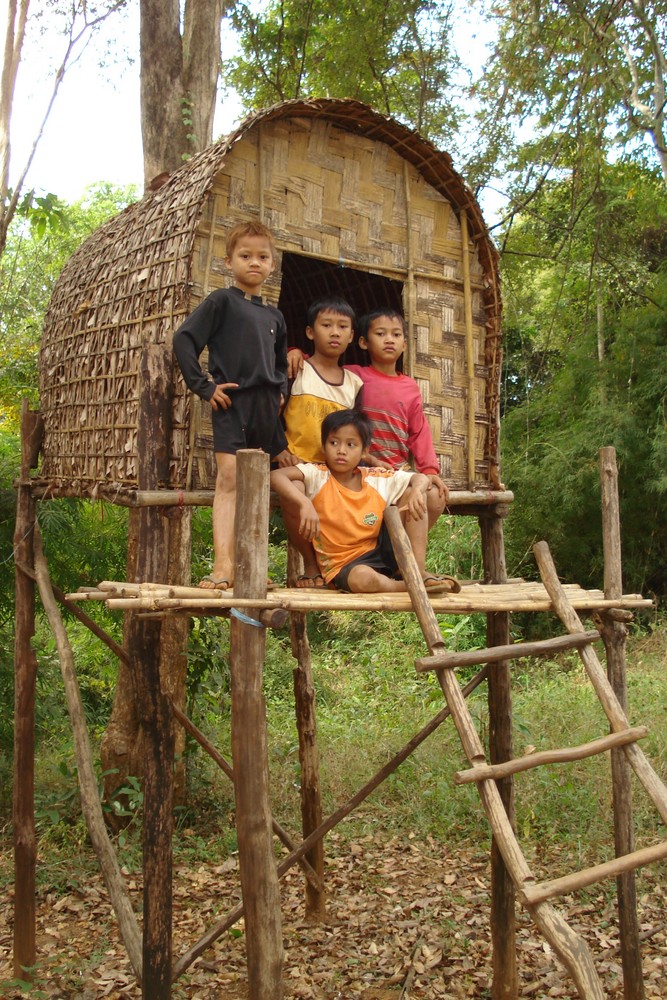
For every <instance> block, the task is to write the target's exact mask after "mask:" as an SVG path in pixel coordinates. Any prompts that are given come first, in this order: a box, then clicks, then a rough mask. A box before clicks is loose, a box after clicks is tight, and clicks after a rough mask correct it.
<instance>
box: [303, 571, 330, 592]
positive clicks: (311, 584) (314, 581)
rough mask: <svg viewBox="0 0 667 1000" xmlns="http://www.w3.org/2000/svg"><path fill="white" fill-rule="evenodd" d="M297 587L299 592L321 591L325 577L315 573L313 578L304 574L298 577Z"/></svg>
mask: <svg viewBox="0 0 667 1000" xmlns="http://www.w3.org/2000/svg"><path fill="white" fill-rule="evenodd" d="M296 585H297V587H298V588H299V590H321V589H322V587H323V586H324V577H323V576H322V574H321V573H314V574H313V575H312V576H308V575H307V574H306V573H302V574H301V576H297V578H296Z"/></svg>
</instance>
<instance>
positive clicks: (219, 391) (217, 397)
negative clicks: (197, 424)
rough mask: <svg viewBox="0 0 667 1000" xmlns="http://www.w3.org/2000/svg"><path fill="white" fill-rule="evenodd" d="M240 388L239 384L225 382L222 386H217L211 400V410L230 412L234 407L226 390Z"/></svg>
mask: <svg viewBox="0 0 667 1000" xmlns="http://www.w3.org/2000/svg"><path fill="white" fill-rule="evenodd" d="M238 387H239V384H238V382H223V383H222V384H221V385H217V384H216V387H215V389H214V390H213V395H212V396H211V398H210V399H209V403H210V404H211V409H213V410H228V409H229V407H230V406H231V405H232V401H231V399H230V397H229V396H228V395H227V393H226V392H225V389H238Z"/></svg>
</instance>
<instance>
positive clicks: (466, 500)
mask: <svg viewBox="0 0 667 1000" xmlns="http://www.w3.org/2000/svg"><path fill="white" fill-rule="evenodd" d="M31 491H32V494H33V496H34V498H35V499H37V500H39V499H52V498H55V497H70V496H76V497H80V496H81V489H80V488H79V487H77V488H74V487H66V486H62V487H59V486H55V485H54V484H52V483H40V482H39V480H37V481H32V482H31ZM214 495H215V493H214V490H189V489H185V490H138V489H135V488H133V487H129V486H127V487H124V488H122V489H119V488H118V487H104V486H102V487H100V488H99V490H98V491H97V493H96V497H97V499H100V498H103V499H104V500H106V501H107V502H108V503H113V504H116V505H117V506H119V507H211V506H212V505H213V497H214ZM513 500H514V494H513V493H512V492H511V490H479V492H478V491H476V490H475V491H471V490H452V491H451V492H450V494H449V499H448V501H447V508H448V509H450V508H452V507H473V508H477V507H480V506H489V505H492V504H499V503H512V501H513Z"/></svg>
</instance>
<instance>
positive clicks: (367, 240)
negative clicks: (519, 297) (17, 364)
mask: <svg viewBox="0 0 667 1000" xmlns="http://www.w3.org/2000/svg"><path fill="white" fill-rule="evenodd" d="M260 126H261V127H260ZM260 133H261V139H260ZM406 164H407V166H406ZM260 173H261V177H260ZM406 183H407V185H408V187H407V189H406ZM462 208H464V209H465V210H466V212H467V215H468V220H469V230H470V238H471V253H470V273H471V284H472V291H473V301H472V316H473V334H474V352H475V393H474V396H475V400H474V408H475V436H476V441H475V449H474V453H475V455H476V467H475V480H474V481H475V484H476V485H477V486H480V487H485V486H497V485H498V414H497V407H498V385H499V365H500V297H499V289H498V278H497V271H496V255H495V251H494V249H493V246H492V244H491V243H490V241H489V239H488V237H487V236H486V234H485V230H484V225H483V221H482V218H481V215H480V212H479V208H478V206H477V204H476V203H475V201H474V198H473V197H472V194H471V193H470V192H469V191H468V189H467V188H466V187H465V186H464V185H463V183H462V181H461V179H460V178H459V177H458V175H456V173H455V172H454V171H453V169H452V166H451V160H450V158H449V157H448V156H447V154H444V153H441V152H438V151H437V150H435V148H434V147H432V146H431V145H430V144H429V143H427V142H425V141H424V140H423V139H422V138H421V137H419V136H418V135H417V134H416V133H414V132H411V131H409V130H408V129H406V128H405V127H404V126H402V125H399V124H398V123H396V122H393V121H392V120H391V119H387V118H385V117H383V116H381V115H379V114H377V113H376V112H374V111H372V110H371V109H369V108H367V107H365V106H364V105H361V104H358V103H357V102H354V101H333V100H327V101H307V102H286V103H285V104H281V105H277V106H276V107H275V108H271V109H269V110H268V111H265V112H262V113H259V114H257V115H255V116H253V117H251V118H250V119H247V120H246V121H245V122H244V123H243V124H242V125H241V126H240V128H239V129H238V130H237V131H236V132H235V133H233V134H232V135H231V136H229V137H227V138H226V139H224V140H221V141H220V142H218V143H216V144H215V145H213V146H211V147H210V148H209V149H208V150H206V151H205V152H204V153H202V154H199V155H198V156H197V157H194V158H193V160H192V161H190V162H189V163H188V164H186V165H185V166H184V167H183V168H182V169H181V170H179V171H178V172H177V173H176V174H174V175H173V176H172V177H171V178H170V179H169V181H168V182H167V184H166V185H165V186H164V187H162V188H161V189H160V190H159V191H158V192H157V193H155V194H154V195H151V196H147V197H146V198H144V199H143V200H142V201H141V202H139V203H138V204H137V205H134V206H132V207H131V208H130V209H128V210H126V212H124V213H122V214H121V215H120V216H118V217H117V218H116V219H114V220H112V221H111V222H110V223H108V224H107V225H106V226H104V227H102V228H101V229H100V230H99V231H98V233H96V234H95V235H94V236H93V237H91V239H90V240H88V241H87V243H86V244H85V245H84V246H83V247H81V249H80V250H79V251H78V253H77V254H76V255H75V256H74V257H73V258H72V260H71V261H70V262H69V264H68V265H67V267H66V269H65V270H64V272H63V274H62V276H61V278H60V279H59V281H58V284H57V286H56V290H55V292H54V295H53V298H52V301H51V304H50V307H49V312H48V315H47V319H46V323H45V330H44V337H43V346H42V354H41V359H40V386H41V408H42V413H43V415H44V419H45V424H46V435H45V446H44V456H43V463H42V470H41V478H42V479H44V480H46V481H47V482H48V483H50V484H51V485H53V487H54V489H57V488H58V487H59V486H62V487H65V486H69V487H71V485H72V484H78V485H79V486H80V489H81V493H82V495H85V494H90V493H91V492H93V493H94V491H95V486H96V484H104V485H105V487H107V488H108V486H109V485H113V484H116V485H117V486H118V488H119V489H122V488H126V487H132V486H133V485H135V474H136V423H137V406H138V378H137V372H138V369H139V359H140V352H141V349H142V344H146V343H159V344H164V346H165V350H166V351H169V352H170V350H171V336H172V333H173V331H174V329H175V328H176V327H177V326H178V324H179V322H180V321H181V319H182V318H183V316H185V315H186V314H187V313H188V312H190V311H191V309H192V308H194V306H195V305H196V304H197V302H199V301H200V300H201V298H202V297H203V296H204V295H206V294H208V292H209V291H211V290H212V289H213V288H216V287H223V286H225V285H226V284H227V283H228V275H227V273H226V271H225V267H224V256H225V249H224V248H225V240H226V235H227V233H228V231H229V229H230V228H231V227H232V226H233V225H235V224H236V223H237V222H238V221H241V220H244V219H250V218H256V217H257V216H258V215H259V214H260V212H263V215H264V221H265V222H266V223H267V224H268V225H269V226H270V227H271V228H272V230H273V231H274V233H275V236H276V243H277V247H278V251H279V253H278V257H279V259H278V267H277V268H276V272H275V274H274V276H273V278H272V279H271V280H270V281H269V282H268V283H267V284H266V285H265V287H264V291H265V294H266V296H267V298H268V299H269V300H270V301H272V302H274V303H276V302H277V301H278V297H279V294H280V282H281V275H280V259H281V256H282V252H289V253H292V254H303V255H304V256H306V257H310V258H313V257H316V258H319V259H322V260H324V261H328V262H332V263H334V264H335V263H336V262H339V261H340V262H341V263H344V264H345V266H346V267H355V268H358V269H359V270H360V271H372V272H375V273H378V274H382V275H385V276H387V277H391V278H394V279H397V280H399V281H403V282H404V283H405V284H404V292H403V295H404V305H405V306H406V308H407V306H408V300H407V296H408V292H409V285H408V267H410V269H411V272H413V273H414V281H413V283H412V297H411V323H412V328H413V331H414V343H413V345H412V349H411V351H410V352H407V351H406V360H407V359H408V358H410V359H412V358H414V364H413V366H412V367H413V370H412V371H411V372H410V373H411V374H412V375H413V376H414V377H415V378H416V379H417V381H418V383H419V386H420V389H421V391H422V396H423V399H424V407H425V410H426V413H427V415H428V418H429V421H430V424H431V427H432V430H433V435H434V440H435V443H436V450H437V451H438V453H439V456H440V462H441V466H442V471H443V474H444V476H445V477H446V479H447V481H448V482H449V483H450V484H451V485H452V486H454V487H459V488H461V487H463V486H466V485H467V483H468V474H467V469H466V419H467V418H466V412H467V411H466V406H467V400H466V393H467V387H466V368H465V315H464V313H465V310H464V302H463V280H462V269H461V260H462V251H461V231H460V225H459V221H458V212H459V211H460V210H461V209H462ZM408 226H409V228H410V235H411V240H410V242H409V241H408ZM409 246H410V247H411V253H410V255H409V251H408V248H409ZM306 291H307V289H306ZM173 390H174V397H173V432H172V439H171V442H169V444H170V456H171V461H170V483H169V484H165V485H170V486H172V487H174V486H176V487H181V488H182V487H187V488H206V487H211V486H212V485H213V482H214V464H213V459H212V454H211V430H210V407H209V406H208V404H205V405H202V404H201V403H200V402H199V401H198V400H196V399H194V398H193V397H192V396H191V394H190V393H189V392H187V391H186V390H185V388H184V386H183V383H182V380H181V378H180V375H179V374H178V372H175V373H174V384H173Z"/></svg>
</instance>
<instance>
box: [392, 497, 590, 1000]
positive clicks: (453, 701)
mask: <svg viewBox="0 0 667 1000" xmlns="http://www.w3.org/2000/svg"><path fill="white" fill-rule="evenodd" d="M385 521H386V524H387V527H388V529H389V534H390V536H391V540H392V543H393V545H394V551H395V553H396V559H397V561H398V565H399V569H400V570H401V573H402V575H403V578H404V579H405V580H406V583H407V584H408V586H409V587H413V588H414V587H417V588H418V587H421V588H422V590H423V589H424V587H423V583H422V582H421V575H420V573H419V570H418V568H417V565H416V561H415V558H414V555H413V552H412V548H411V546H410V542H409V540H408V537H407V535H406V533H405V529H404V527H403V525H402V523H401V519H400V514H399V513H398V511H397V510H396V508H395V507H389V508H388V509H387V511H386V512H385ZM424 593H425V591H424ZM420 610H421V613H422V615H423V617H424V619H425V622H426V625H427V628H426V629H425V630H424V637H425V638H426V641H427V644H428V646H429V649H430V651H431V652H433V651H434V650H435V649H439V648H441V647H442V645H443V643H442V636H441V634H440V628H439V626H438V622H437V618H436V617H435V613H434V611H433V609H432V608H429V604H428V601H427V600H423V601H422V602H420ZM420 624H421V618H420ZM438 636H440V639H439V640H438V638H437V637H438ZM436 676H437V678H438V682H439V684H440V687H441V689H442V692H443V694H444V696H445V700H446V701H447V705H448V707H449V710H450V712H451V716H452V719H453V720H454V725H455V726H456V729H457V732H458V734H459V739H460V740H461V745H462V746H463V749H464V752H465V754H466V756H467V758H468V760H469V761H470V763H471V764H473V765H474V764H475V763H477V762H480V763H481V762H483V761H484V759H485V757H484V748H483V746H482V743H481V741H480V739H479V735H478V733H477V729H476V727H475V723H474V721H473V719H472V717H471V715H470V713H469V711H468V709H467V706H466V703H465V699H464V697H463V695H462V691H461V688H460V687H459V685H458V682H457V680H456V676H455V674H454V672H453V671H452V670H438V671H437V673H436ZM477 788H478V792H479V796H480V799H481V801H482V804H483V806H484V809H485V811H486V814H487V817H488V820H489V824H490V826H491V829H492V830H493V833H494V835H495V837H496V839H497V841H498V848H499V850H500V851H501V853H502V856H503V859H504V861H505V864H506V865H507V868H508V870H509V872H510V873H511V875H512V878H513V880H514V883H515V885H517V886H518V887H521V889H520V891H521V890H523V887H524V886H525V885H528V884H530V883H532V882H533V881H534V876H533V874H532V872H531V870H530V868H529V867H528V864H527V862H526V859H525V858H524V856H523V854H522V853H521V849H520V847H519V844H518V842H517V840H516V836H515V834H514V830H513V829H512V825H511V823H510V821H509V819H508V816H507V813H506V811H505V807H504V804H503V801H502V799H501V797H500V793H499V791H498V789H497V787H496V784H495V782H494V781H481V782H479V784H478V785H477ZM529 909H530V912H531V914H532V916H533V919H534V920H535V922H536V923H537V925H538V927H539V928H540V930H541V931H542V933H543V934H544V936H545V938H546V939H547V941H548V942H549V944H550V945H551V947H552V948H553V949H554V951H555V952H556V954H557V955H558V956H559V958H560V959H561V961H562V962H563V964H564V965H565V966H566V968H567V969H568V971H569V972H570V975H571V976H572V979H573V980H574V983H575V985H576V987H577V990H578V991H579V995H580V997H581V998H582V1000H604V994H603V993H602V989H601V986H600V980H599V979H598V976H597V973H596V971H595V966H594V965H593V961H592V959H591V955H590V952H589V950H588V948H587V947H586V944H585V942H584V941H583V940H582V938H581V937H580V936H579V935H578V934H576V933H575V932H574V931H573V930H572V929H571V928H570V927H569V926H568V924H567V922H566V921H565V920H564V919H563V917H562V916H561V915H560V914H559V913H558V912H557V911H556V910H554V909H553V907H551V906H550V905H549V904H548V903H539V904H537V905H535V906H530V907H529Z"/></svg>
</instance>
